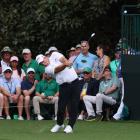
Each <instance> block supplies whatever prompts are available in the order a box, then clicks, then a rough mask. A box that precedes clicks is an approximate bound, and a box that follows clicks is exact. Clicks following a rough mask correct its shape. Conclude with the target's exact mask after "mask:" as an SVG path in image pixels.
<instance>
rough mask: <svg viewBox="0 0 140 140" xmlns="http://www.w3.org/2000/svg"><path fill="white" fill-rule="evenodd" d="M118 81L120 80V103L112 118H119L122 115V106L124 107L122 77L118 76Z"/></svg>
mask: <svg viewBox="0 0 140 140" xmlns="http://www.w3.org/2000/svg"><path fill="white" fill-rule="evenodd" d="M119 80H120V82H121V88H122V89H121V93H122V97H121V104H120V106H119V108H118V110H117V113H116V114H115V115H114V116H113V118H114V119H116V120H119V119H120V118H121V115H122V111H123V107H124V103H123V99H124V82H123V78H119Z"/></svg>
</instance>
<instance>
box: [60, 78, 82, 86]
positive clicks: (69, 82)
mask: <svg viewBox="0 0 140 140" xmlns="http://www.w3.org/2000/svg"><path fill="white" fill-rule="evenodd" d="M77 81H79V80H78V78H77V79H75V80H74V81H72V82H65V83H63V84H61V85H65V84H73V83H75V82H77Z"/></svg>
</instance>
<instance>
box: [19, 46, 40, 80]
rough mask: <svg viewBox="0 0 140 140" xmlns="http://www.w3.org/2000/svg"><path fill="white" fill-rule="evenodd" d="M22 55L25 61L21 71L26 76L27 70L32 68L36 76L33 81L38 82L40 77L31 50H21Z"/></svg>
mask: <svg viewBox="0 0 140 140" xmlns="http://www.w3.org/2000/svg"><path fill="white" fill-rule="evenodd" d="M22 55H23V58H24V61H25V62H24V63H23V65H22V69H23V70H24V72H25V73H26V74H27V69H28V68H33V69H34V70H35V74H36V75H35V79H36V80H40V75H39V73H38V63H37V62H36V60H34V59H32V53H31V50H30V49H28V48H25V49H23V51H22Z"/></svg>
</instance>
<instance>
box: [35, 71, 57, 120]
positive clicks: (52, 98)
mask: <svg viewBox="0 0 140 140" xmlns="http://www.w3.org/2000/svg"><path fill="white" fill-rule="evenodd" d="M58 91H59V87H58V84H57V83H56V81H55V80H54V79H53V78H52V75H49V74H44V80H41V81H40V82H39V83H38V84H37V86H36V96H35V97H34V98H33V106H34V112H35V114H37V119H38V120H43V119H44V118H43V117H42V116H41V115H40V106H39V103H47V104H54V105H55V116H56V115H57V110H58V94H59V93H58ZM55 119H56V117H55Z"/></svg>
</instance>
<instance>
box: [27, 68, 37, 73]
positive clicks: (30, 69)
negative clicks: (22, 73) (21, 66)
mask: <svg viewBox="0 0 140 140" xmlns="http://www.w3.org/2000/svg"><path fill="white" fill-rule="evenodd" d="M31 71H32V72H34V73H35V70H34V69H33V68H28V69H27V73H29V72H31Z"/></svg>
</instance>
